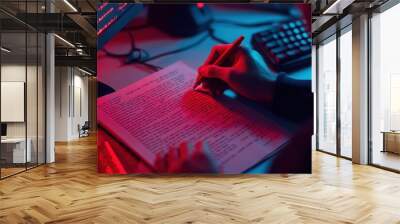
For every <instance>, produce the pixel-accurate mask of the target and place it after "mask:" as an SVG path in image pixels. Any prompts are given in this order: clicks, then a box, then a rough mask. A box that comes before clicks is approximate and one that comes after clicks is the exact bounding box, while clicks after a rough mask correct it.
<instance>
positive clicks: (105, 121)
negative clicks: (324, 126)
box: [98, 62, 289, 173]
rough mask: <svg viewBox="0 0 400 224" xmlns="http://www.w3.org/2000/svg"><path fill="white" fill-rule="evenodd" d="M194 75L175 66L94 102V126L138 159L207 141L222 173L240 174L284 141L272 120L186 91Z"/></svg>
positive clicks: (151, 161)
mask: <svg viewBox="0 0 400 224" xmlns="http://www.w3.org/2000/svg"><path fill="white" fill-rule="evenodd" d="M195 76H196V72H195V71H194V70H193V69H191V68H189V67H188V66H187V65H185V64H184V63H182V62H177V63H175V64H173V65H171V66H169V67H167V68H165V69H163V70H161V71H158V72H156V73H154V74H152V75H150V76H148V77H146V78H144V79H142V80H139V81H138V82H135V83H133V84H131V85H129V86H127V87H125V88H123V89H121V90H118V91H117V92H115V93H113V94H110V95H107V96H104V97H102V98H99V99H98V120H99V123H100V124H101V125H102V126H103V127H105V128H106V129H107V130H108V131H109V132H111V133H112V134H113V135H114V136H115V137H116V138H118V139H119V140H120V141H122V142H123V143H124V144H125V145H126V146H127V147H129V149H130V150H133V151H134V152H135V153H136V154H138V156H140V157H141V158H142V159H144V160H145V161H147V162H148V163H149V164H154V161H155V158H156V155H157V153H159V152H161V153H165V152H166V151H167V150H168V147H169V146H178V145H179V144H180V143H181V142H182V141H189V142H193V143H194V142H196V141H199V140H204V141H207V142H208V144H209V145H210V148H211V149H212V153H213V154H214V156H215V157H216V159H217V162H218V165H219V167H220V168H221V169H222V170H223V171H222V172H223V173H240V172H243V171H245V170H246V169H248V168H250V167H252V166H254V165H255V164H257V163H258V162H260V161H261V160H262V159H263V158H266V157H267V156H269V155H271V154H272V153H273V152H274V151H275V150H277V149H278V148H279V147H280V146H282V145H283V144H285V143H286V142H287V140H288V138H289V137H288V134H287V132H285V130H284V129H283V128H281V127H279V125H278V124H277V123H275V122H274V121H272V120H270V119H268V118H266V117H265V116H264V115H262V114H260V113H258V112H256V111H255V110H254V109H252V108H250V107H248V106H246V105H244V104H242V103H240V102H238V101H237V100H234V99H231V98H228V97H226V98H224V97H221V98H218V99H215V98H213V97H211V96H209V95H206V94H202V93H199V92H196V91H193V90H192V86H193V82H194V79H195Z"/></svg>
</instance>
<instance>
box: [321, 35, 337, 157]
mask: <svg viewBox="0 0 400 224" xmlns="http://www.w3.org/2000/svg"><path fill="white" fill-rule="evenodd" d="M317 54H318V62H317V63H318V92H317V94H318V124H317V125H318V139H317V141H318V145H317V148H318V149H319V150H322V151H326V152H330V153H336V76H337V74H336V36H333V37H332V38H330V39H328V40H327V41H326V42H325V43H323V44H320V45H319V48H318V52H317Z"/></svg>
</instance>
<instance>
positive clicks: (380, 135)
mask: <svg viewBox="0 0 400 224" xmlns="http://www.w3.org/2000/svg"><path fill="white" fill-rule="evenodd" d="M398 21H400V5H396V6H394V7H393V8H391V9H389V10H387V11H385V12H383V13H381V14H377V15H374V16H373V17H372V20H371V22H372V24H371V25H372V38H371V40H372V49H371V50H372V54H371V57H372V74H371V76H372V77H371V88H372V90H371V91H372V92H371V109H372V111H371V121H372V125H371V134H372V136H371V137H372V163H374V164H377V165H380V166H384V167H388V168H392V169H396V170H400V110H399V107H400V105H399V104H400V103H399V102H400V101H399V96H400V63H399V59H398V52H400V45H399V39H400V32H398V30H397V29H393V27H397V26H398V25H397V23H398Z"/></svg>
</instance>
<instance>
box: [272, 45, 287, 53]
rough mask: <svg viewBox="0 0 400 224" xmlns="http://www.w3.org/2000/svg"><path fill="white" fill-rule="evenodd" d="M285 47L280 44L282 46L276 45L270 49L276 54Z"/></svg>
mask: <svg viewBox="0 0 400 224" xmlns="http://www.w3.org/2000/svg"><path fill="white" fill-rule="evenodd" d="M285 49H286V47H284V46H282V47H277V48H273V49H272V50H271V52H272V53H274V54H278V53H281V52H282V51H284V50H285Z"/></svg>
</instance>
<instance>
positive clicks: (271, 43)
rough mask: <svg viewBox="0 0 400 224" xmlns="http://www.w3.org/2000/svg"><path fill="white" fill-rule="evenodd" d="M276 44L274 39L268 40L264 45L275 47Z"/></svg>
mask: <svg viewBox="0 0 400 224" xmlns="http://www.w3.org/2000/svg"><path fill="white" fill-rule="evenodd" d="M277 45H278V44H277V43H276V42H275V41H269V42H267V43H266V44H265V46H267V47H268V48H274V47H276V46H277Z"/></svg>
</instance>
